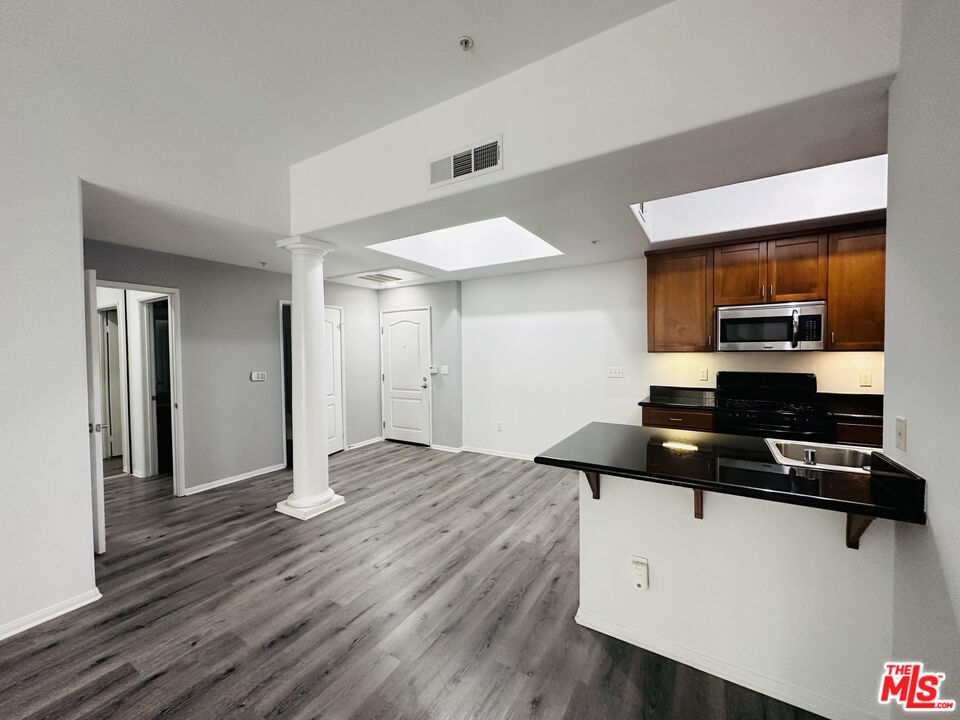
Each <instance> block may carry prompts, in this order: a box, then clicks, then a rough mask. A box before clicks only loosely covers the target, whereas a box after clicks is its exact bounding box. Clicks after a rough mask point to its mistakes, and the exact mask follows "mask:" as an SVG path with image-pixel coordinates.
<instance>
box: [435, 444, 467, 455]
mask: <svg viewBox="0 0 960 720" xmlns="http://www.w3.org/2000/svg"><path fill="white" fill-rule="evenodd" d="M430 449H431V450H441V451H443V452H448V453H458V452H463V448H462V447H451V446H449V445H431V446H430Z"/></svg>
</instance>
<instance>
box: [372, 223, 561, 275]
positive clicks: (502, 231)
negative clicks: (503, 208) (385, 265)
mask: <svg viewBox="0 0 960 720" xmlns="http://www.w3.org/2000/svg"><path fill="white" fill-rule="evenodd" d="M367 247H368V248H369V249H371V250H377V251H379V252H382V253H387V254H388V255H393V256H395V257H399V258H404V259H405V260H412V261H413V262H418V263H421V264H423V265H429V266H430V267H435V268H439V269H440V270H447V271H453V270H467V269H468V268H477V267H486V266H487V265H502V264H503V263H511V262H519V261H520V260H534V259H536V258H543V257H551V256H553V255H563V253H562V252H560V251H559V250H557V249H556V248H555V247H553V245H551V244H550V243H548V242H546V241H544V240H541V239H540V238H539V237H537V236H536V235H534V234H533V233H532V232H530V231H529V230H527V229H526V228H525V227H522V226H520V225H517V223H515V222H514V221H513V220H511V219H510V218H507V217H498V218H491V219H490V220H481V221H479V222H473V223H468V224H466V225H457V226H456V227H451V228H445V229H443V230H433V231H431V232H426V233H422V234H420V235H411V236H409V237H404V238H400V239H398V240H388V241H387V242H382V243H376V244H375V245H368V246H367Z"/></svg>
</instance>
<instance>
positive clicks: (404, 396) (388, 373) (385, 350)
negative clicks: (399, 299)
mask: <svg viewBox="0 0 960 720" xmlns="http://www.w3.org/2000/svg"><path fill="white" fill-rule="evenodd" d="M380 331H381V341H380V358H381V368H383V437H384V438H385V439H388V440H406V441H407V442H415V443H423V444H424V445H429V444H430V441H431V428H430V311H429V310H398V311H394V312H385V313H383V314H382V321H381V328H380Z"/></svg>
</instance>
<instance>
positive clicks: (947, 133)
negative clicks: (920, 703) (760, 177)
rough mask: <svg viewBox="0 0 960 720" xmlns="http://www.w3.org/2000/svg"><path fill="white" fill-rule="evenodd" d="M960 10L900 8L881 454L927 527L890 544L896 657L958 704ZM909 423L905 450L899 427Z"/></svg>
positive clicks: (939, 5)
mask: <svg viewBox="0 0 960 720" xmlns="http://www.w3.org/2000/svg"><path fill="white" fill-rule="evenodd" d="M958 28H960V3H957V2H955V1H953V0H930V1H928V2H905V3H904V23H903V52H902V58H903V60H902V66H901V70H900V73H899V74H898V76H897V79H896V80H895V81H894V83H893V87H892V88H891V90H890V135H889V138H890V139H889V142H890V188H889V193H890V197H889V211H888V216H887V314H886V322H887V327H886V332H887V337H888V338H895V339H896V342H889V343H888V350H887V391H886V397H885V400H884V450H885V451H886V452H888V453H889V454H890V455H891V457H893V459H895V460H898V461H900V462H902V463H904V464H905V465H907V466H908V467H910V468H912V469H914V470H916V471H917V472H918V473H920V474H921V475H923V476H924V477H925V478H926V480H927V512H928V518H929V524H928V525H927V526H926V527H919V526H915V525H902V526H898V527H897V536H896V582H895V614H894V646H893V649H894V653H893V654H894V656H895V657H896V658H916V659H920V660H923V661H924V663H925V664H926V666H927V669H929V670H938V671H942V672H945V673H946V674H947V680H946V683H945V689H944V691H943V693H942V696H943V697H947V698H952V699H960V519H958V518H960V479H958V477H957V468H958V467H960V442H958V433H960V421H958V415H957V408H958V407H960V390H958V387H960V385H958V383H957V379H956V374H957V368H958V360H960V313H958V312H957V303H958V302H960V283H958V278H960V245H958V233H960V203H958V202H957V200H958V188H960V163H958V158H960V80H958V79H960V42H958V34H957V29H958ZM897 416H903V417H906V418H907V420H908V430H907V451H906V452H903V451H900V450H897V448H896V441H895V437H896V435H895V420H896V417H897Z"/></svg>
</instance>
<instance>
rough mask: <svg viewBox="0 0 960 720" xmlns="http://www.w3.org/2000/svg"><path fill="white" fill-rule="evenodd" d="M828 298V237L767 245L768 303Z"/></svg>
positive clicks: (769, 242) (795, 239)
mask: <svg viewBox="0 0 960 720" xmlns="http://www.w3.org/2000/svg"><path fill="white" fill-rule="evenodd" d="M826 297H827V235H826V234H822V235H808V236H806V237H796V238H781V239H779V240H770V241H768V242H767V302H801V301H804V300H823V299H824V298H826Z"/></svg>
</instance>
